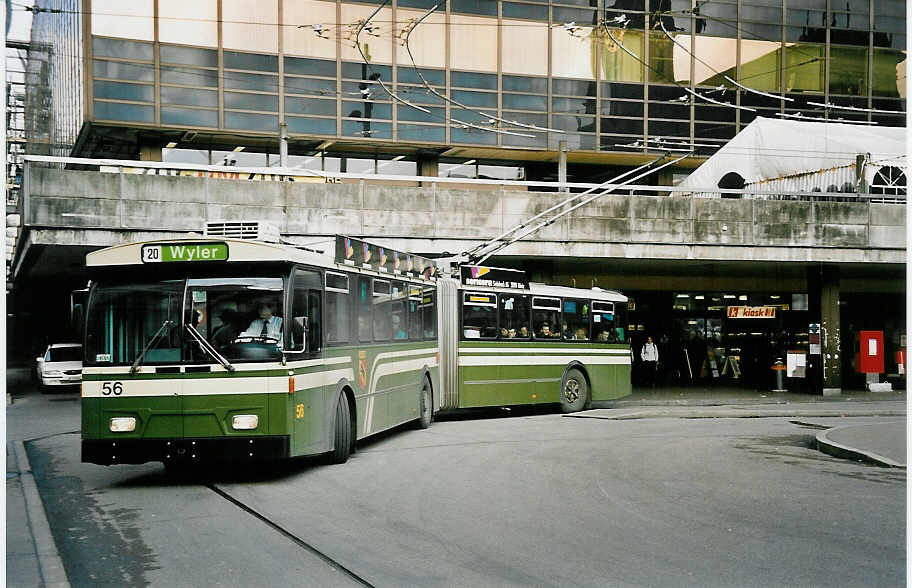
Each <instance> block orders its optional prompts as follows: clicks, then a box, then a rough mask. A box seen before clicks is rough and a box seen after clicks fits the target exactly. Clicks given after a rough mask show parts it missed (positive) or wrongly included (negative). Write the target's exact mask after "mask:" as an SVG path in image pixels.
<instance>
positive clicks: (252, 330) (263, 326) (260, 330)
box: [241, 300, 282, 345]
mask: <svg viewBox="0 0 912 588" xmlns="http://www.w3.org/2000/svg"><path fill="white" fill-rule="evenodd" d="M275 309H276V303H275V302H274V301H272V300H262V301H260V303H259V305H258V306H257V310H258V312H259V315H260V317H259V318H255V319H253V320H252V321H251V322H250V326H249V327H247V330H246V331H244V332H243V333H241V336H242V337H266V338H269V339H275V340H276V341H278V342H279V344H280V345H281V341H282V317H280V316H275Z"/></svg>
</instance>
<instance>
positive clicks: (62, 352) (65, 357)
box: [48, 347, 82, 361]
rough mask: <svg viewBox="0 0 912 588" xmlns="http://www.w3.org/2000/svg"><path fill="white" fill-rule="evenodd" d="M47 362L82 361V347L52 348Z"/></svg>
mask: <svg viewBox="0 0 912 588" xmlns="http://www.w3.org/2000/svg"><path fill="white" fill-rule="evenodd" d="M48 361H82V347H52V348H51V349H50V359H48Z"/></svg>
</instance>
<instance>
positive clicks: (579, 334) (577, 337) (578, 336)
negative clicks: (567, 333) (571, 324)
mask: <svg viewBox="0 0 912 588" xmlns="http://www.w3.org/2000/svg"><path fill="white" fill-rule="evenodd" d="M573 340H574V341H588V340H589V336H588V335H587V334H586V329H584V328H583V327H580V328H578V329H577V330H576V333H575V334H574V335H573Z"/></svg>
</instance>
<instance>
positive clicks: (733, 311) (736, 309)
mask: <svg viewBox="0 0 912 588" xmlns="http://www.w3.org/2000/svg"><path fill="white" fill-rule="evenodd" d="M728 318H776V307H775V306H729V307H728Z"/></svg>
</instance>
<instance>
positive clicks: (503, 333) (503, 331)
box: [500, 327, 510, 339]
mask: <svg viewBox="0 0 912 588" xmlns="http://www.w3.org/2000/svg"><path fill="white" fill-rule="evenodd" d="M509 336H510V332H509V331H508V330H507V327H500V338H501V339H506V338H507V337H509Z"/></svg>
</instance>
